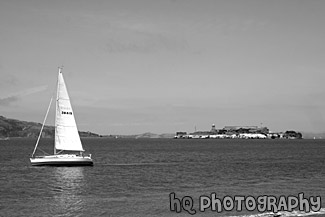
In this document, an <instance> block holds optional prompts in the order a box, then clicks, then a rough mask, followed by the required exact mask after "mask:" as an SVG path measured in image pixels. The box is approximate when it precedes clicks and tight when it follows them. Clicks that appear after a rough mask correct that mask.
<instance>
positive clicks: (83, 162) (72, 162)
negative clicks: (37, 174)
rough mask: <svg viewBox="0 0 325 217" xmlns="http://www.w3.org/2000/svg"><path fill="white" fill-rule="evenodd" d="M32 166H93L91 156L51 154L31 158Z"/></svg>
mask: <svg viewBox="0 0 325 217" xmlns="http://www.w3.org/2000/svg"><path fill="white" fill-rule="evenodd" d="M30 162H31V164H32V166H93V160H92V159H91V157H90V156H78V155H68V154H67V155H50V156H42V157H34V158H30Z"/></svg>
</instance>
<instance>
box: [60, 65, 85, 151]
mask: <svg viewBox="0 0 325 217" xmlns="http://www.w3.org/2000/svg"><path fill="white" fill-rule="evenodd" d="M55 149H57V150H67V151H84V149H83V147H82V144H81V141H80V137H79V134H78V129H77V125H76V121H75V118H74V113H73V111H72V107H71V104H70V98H69V95H68V91H67V88H66V85H65V83H64V79H63V75H62V72H61V69H60V71H59V76H58V87H57V99H56V116H55Z"/></svg>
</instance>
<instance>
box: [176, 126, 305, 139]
mask: <svg viewBox="0 0 325 217" xmlns="http://www.w3.org/2000/svg"><path fill="white" fill-rule="evenodd" d="M174 138H175V139H302V138H303V137H302V134H301V133H300V132H296V131H293V130H287V131H285V132H271V131H270V130H269V129H268V128H267V127H258V126H225V127H224V128H222V129H216V126H215V125H214V124H212V128H211V130H210V131H195V132H193V133H189V134H187V133H186V132H176V135H175V136H174Z"/></svg>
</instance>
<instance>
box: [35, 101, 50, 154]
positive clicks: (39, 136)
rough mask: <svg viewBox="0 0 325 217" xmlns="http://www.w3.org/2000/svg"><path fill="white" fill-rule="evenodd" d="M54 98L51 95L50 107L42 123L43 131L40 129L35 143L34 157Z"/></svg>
mask: <svg viewBox="0 0 325 217" xmlns="http://www.w3.org/2000/svg"><path fill="white" fill-rule="evenodd" d="M52 100H53V97H51V100H50V104H49V107H48V108H47V111H46V115H45V118H44V121H43V125H42V128H41V131H40V133H39V135H38V138H37V142H36V145H35V148H34V151H33V154H32V157H34V154H35V151H36V148H37V146H38V142H39V140H40V138H41V135H42V131H43V128H44V124H45V121H46V119H47V115H48V114H49V111H50V107H51V104H52Z"/></svg>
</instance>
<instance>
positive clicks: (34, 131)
mask: <svg viewBox="0 0 325 217" xmlns="http://www.w3.org/2000/svg"><path fill="white" fill-rule="evenodd" d="M41 127H42V124H40V123H35V122H28V121H20V120H16V119H9V118H6V117H3V116H0V138H6V137H30V138H37V137H38V135H39V133H40V130H41ZM79 135H80V137H99V136H100V135H98V134H96V133H92V132H82V131H79ZM42 137H43V138H54V126H47V125H45V126H44V129H43V132H42Z"/></svg>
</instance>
